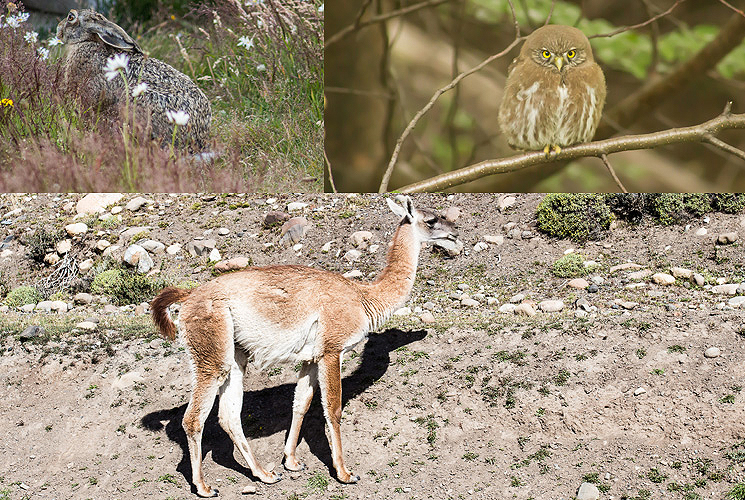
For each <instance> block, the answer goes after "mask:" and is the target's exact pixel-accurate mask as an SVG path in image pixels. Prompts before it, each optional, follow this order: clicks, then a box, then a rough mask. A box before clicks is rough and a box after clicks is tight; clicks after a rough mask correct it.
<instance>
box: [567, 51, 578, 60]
mask: <svg viewBox="0 0 745 500" xmlns="http://www.w3.org/2000/svg"><path fill="white" fill-rule="evenodd" d="M576 55H577V51H576V50H570V51H569V52H567V59H574V56H576Z"/></svg>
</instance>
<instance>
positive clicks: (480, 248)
mask: <svg viewBox="0 0 745 500" xmlns="http://www.w3.org/2000/svg"><path fill="white" fill-rule="evenodd" d="M487 248H489V245H488V244H487V243H485V242H483V241H479V242H478V243H476V244H475V245H474V246H473V252H474V253H479V252H482V251H484V250H486V249H487Z"/></svg>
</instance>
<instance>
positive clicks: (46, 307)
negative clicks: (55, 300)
mask: <svg viewBox="0 0 745 500" xmlns="http://www.w3.org/2000/svg"><path fill="white" fill-rule="evenodd" d="M34 310H35V311H42V312H46V313H49V312H52V301H51V300H42V301H41V302H39V303H38V304H36V307H35V308H34Z"/></svg>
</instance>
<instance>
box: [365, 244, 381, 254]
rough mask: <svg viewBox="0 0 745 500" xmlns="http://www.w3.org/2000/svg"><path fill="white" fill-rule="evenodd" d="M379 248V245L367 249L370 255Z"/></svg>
mask: <svg viewBox="0 0 745 500" xmlns="http://www.w3.org/2000/svg"><path fill="white" fill-rule="evenodd" d="M379 248H380V245H370V247H369V248H368V249H367V250H368V251H369V252H370V253H375V252H377V251H378V249H379Z"/></svg>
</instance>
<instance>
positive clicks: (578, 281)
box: [567, 278, 590, 290]
mask: <svg viewBox="0 0 745 500" xmlns="http://www.w3.org/2000/svg"><path fill="white" fill-rule="evenodd" d="M567 286H568V287H569V288H576V289H578V290H584V289H585V288H587V287H588V286H590V284H589V283H588V282H587V280H586V279H584V278H574V279H573V280H571V281H570V282H569V283H567Z"/></svg>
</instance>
